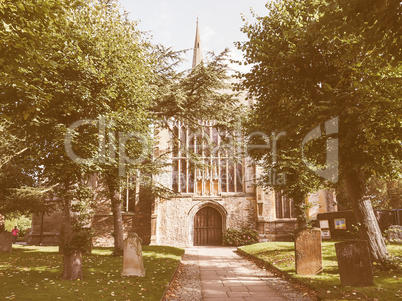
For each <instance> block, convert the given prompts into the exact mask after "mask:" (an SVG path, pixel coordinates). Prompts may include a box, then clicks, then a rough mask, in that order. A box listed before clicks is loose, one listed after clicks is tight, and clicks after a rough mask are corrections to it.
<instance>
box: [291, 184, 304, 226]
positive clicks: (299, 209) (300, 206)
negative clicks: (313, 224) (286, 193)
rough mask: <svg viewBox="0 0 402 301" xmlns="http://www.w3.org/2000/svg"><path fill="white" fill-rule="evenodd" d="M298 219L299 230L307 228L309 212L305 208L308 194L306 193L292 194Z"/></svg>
mask: <svg viewBox="0 0 402 301" xmlns="http://www.w3.org/2000/svg"><path fill="white" fill-rule="evenodd" d="M291 197H292V199H293V202H294V206H295V213H296V218H297V228H298V230H303V229H306V228H307V212H306V208H305V204H306V194H305V193H302V192H300V193H292V195H291Z"/></svg>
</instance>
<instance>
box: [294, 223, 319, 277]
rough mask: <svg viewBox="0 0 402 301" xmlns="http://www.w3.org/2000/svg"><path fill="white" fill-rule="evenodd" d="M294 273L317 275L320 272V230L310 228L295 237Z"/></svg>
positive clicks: (297, 233)
mask: <svg viewBox="0 0 402 301" xmlns="http://www.w3.org/2000/svg"><path fill="white" fill-rule="evenodd" d="M295 259H296V273H297V274H299V275H317V274H318V273H321V272H322V250H321V229H319V228H311V229H305V230H301V231H299V232H296V235H295Z"/></svg>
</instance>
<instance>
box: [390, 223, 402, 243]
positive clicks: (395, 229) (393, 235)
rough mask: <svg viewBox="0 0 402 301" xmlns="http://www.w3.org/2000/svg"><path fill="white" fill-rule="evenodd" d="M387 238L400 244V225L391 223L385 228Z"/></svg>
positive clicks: (401, 234)
mask: <svg viewBox="0 0 402 301" xmlns="http://www.w3.org/2000/svg"><path fill="white" fill-rule="evenodd" d="M387 239H388V241H389V242H392V243H397V244H402V226H400V225H392V226H389V228H388V230H387Z"/></svg>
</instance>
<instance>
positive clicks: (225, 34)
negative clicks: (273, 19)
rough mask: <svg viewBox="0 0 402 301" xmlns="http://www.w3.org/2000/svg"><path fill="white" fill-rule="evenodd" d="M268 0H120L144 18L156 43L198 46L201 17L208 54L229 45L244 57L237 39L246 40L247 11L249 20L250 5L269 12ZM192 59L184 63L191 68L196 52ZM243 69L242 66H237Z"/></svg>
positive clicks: (133, 15)
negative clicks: (196, 39) (196, 31)
mask: <svg viewBox="0 0 402 301" xmlns="http://www.w3.org/2000/svg"><path fill="white" fill-rule="evenodd" d="M266 2H267V0H232V1H231V0H199V1H194V0H187V1H185V0H145V1H144V0H120V3H121V5H122V6H123V7H124V9H125V10H126V11H127V12H129V18H130V19H131V20H136V21H140V23H139V25H138V27H139V29H140V30H142V31H146V32H148V33H149V34H150V35H151V36H152V41H153V42H154V43H159V44H162V45H164V46H165V47H172V48H173V49H174V50H184V49H190V48H192V47H194V40H195V30H196V22H197V16H198V18H199V29H200V34H201V49H202V51H203V53H204V56H205V53H206V52H208V51H214V52H215V53H220V52H222V51H223V50H224V49H225V48H229V49H231V51H232V57H233V58H235V59H240V58H241V57H242V53H241V51H239V50H237V49H236V47H235V45H234V42H235V41H245V40H246V38H247V37H246V35H245V34H243V33H242V32H241V31H240V28H241V27H242V26H243V25H244V22H243V20H242V18H241V15H242V14H243V15H244V16H245V17H246V19H248V20H249V22H253V21H254V20H255V19H254V18H253V17H252V14H251V12H250V8H252V9H253V10H254V11H255V12H256V13H257V15H266V14H267V9H266V8H265V3H266ZM185 59H187V60H188V61H187V62H185V63H184V65H185V64H188V66H183V68H185V69H187V68H190V67H191V63H192V62H191V60H192V52H191V51H189V52H188V54H187V55H186V56H185ZM234 67H235V68H236V69H239V70H241V67H237V66H234Z"/></svg>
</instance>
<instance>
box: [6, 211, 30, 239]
mask: <svg viewBox="0 0 402 301" xmlns="http://www.w3.org/2000/svg"><path fill="white" fill-rule="evenodd" d="M15 226H17V228H18V230H19V231H20V232H19V234H18V236H20V237H21V236H24V235H25V233H26V231H27V230H28V229H29V228H31V217H28V216H19V217H15V218H11V219H9V218H7V219H6V220H5V222H4V227H5V230H6V231H10V232H11V230H12V229H14V227H15Z"/></svg>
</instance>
